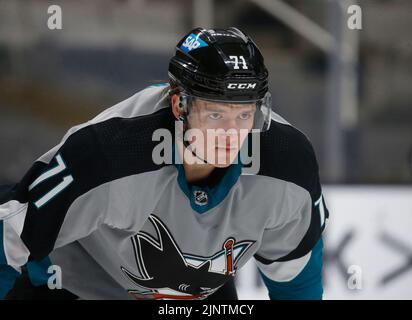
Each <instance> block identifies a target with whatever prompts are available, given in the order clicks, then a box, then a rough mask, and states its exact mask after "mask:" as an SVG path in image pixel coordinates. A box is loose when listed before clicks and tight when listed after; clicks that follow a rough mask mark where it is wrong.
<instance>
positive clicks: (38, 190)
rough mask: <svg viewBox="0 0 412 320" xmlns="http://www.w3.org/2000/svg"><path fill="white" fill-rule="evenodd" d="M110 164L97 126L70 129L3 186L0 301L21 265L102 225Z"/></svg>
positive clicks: (0, 198)
mask: <svg viewBox="0 0 412 320" xmlns="http://www.w3.org/2000/svg"><path fill="white" fill-rule="evenodd" d="M106 167H107V165H106V162H105V158H104V157H102V156H101V152H100V144H99V141H98V139H97V137H96V132H95V131H94V128H93V126H89V125H87V124H86V125H83V126H80V127H77V128H72V129H71V130H69V132H68V133H67V135H66V136H65V137H64V138H63V140H62V142H61V143H60V144H59V145H57V146H56V147H54V148H53V149H51V150H49V151H48V152H47V153H45V154H44V155H43V156H42V157H40V158H39V159H37V160H36V161H35V162H34V163H33V165H32V166H31V168H30V169H29V170H28V171H27V172H26V174H25V175H24V177H23V178H22V179H21V181H19V182H18V183H16V184H14V185H9V186H1V187H0V284H1V288H2V289H1V290H0V297H4V296H5V294H6V293H7V292H8V291H9V290H10V289H11V287H12V286H13V283H14V280H15V278H16V277H18V276H19V274H20V270H21V269H20V267H21V266H23V265H25V264H26V263H27V262H29V261H33V260H36V261H41V260H42V259H44V258H45V257H47V256H48V254H49V253H50V252H51V251H52V250H53V249H54V248H57V247H60V246H64V245H65V244H68V243H70V242H73V241H75V240H78V239H81V238H83V237H86V236H87V235H89V234H90V233H92V232H93V231H94V230H95V229H97V228H98V226H99V225H100V224H101V223H102V222H103V221H104V219H105V215H106V211H107V206H108V196H107V194H108V187H107V185H105V184H104V182H105V180H106V179H105V177H106V171H107V170H106Z"/></svg>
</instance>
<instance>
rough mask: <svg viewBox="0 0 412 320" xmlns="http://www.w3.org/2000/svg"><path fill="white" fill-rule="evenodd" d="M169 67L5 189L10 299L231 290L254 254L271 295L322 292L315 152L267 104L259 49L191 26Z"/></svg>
mask: <svg viewBox="0 0 412 320" xmlns="http://www.w3.org/2000/svg"><path fill="white" fill-rule="evenodd" d="M169 76H170V82H169V84H165V85H157V86H151V87H148V88H146V89H144V90H142V91H140V92H138V93H136V94H135V95H133V96H132V97H130V98H128V99H126V100H124V101H123V102H121V103H119V104H117V105H115V106H113V107H111V108H109V109H107V110H105V111H104V112H102V113H101V114H99V115H98V116H96V117H95V118H94V119H92V120H90V121H88V122H86V123H83V124H81V125H78V126H75V127H73V128H71V129H70V130H69V131H68V132H67V134H66V135H65V136H64V137H63V139H62V141H61V142H60V144H58V145H57V146H55V147H54V148H53V149H51V150H49V151H48V152H47V153H45V154H44V155H43V156H41V157H40V158H39V159H37V160H36V161H35V162H34V164H33V166H32V167H31V168H30V170H29V171H28V172H27V173H26V174H25V176H24V177H23V178H22V180H21V181H20V182H19V183H17V184H15V185H12V186H3V187H2V188H1V189H0V219H1V220H0V295H1V296H2V297H7V298H8V299H19V298H39V297H47V298H53V297H55V298H67V299H69V298H76V297H79V298H81V299H133V298H134V299H236V298H237V293H236V290H235V287H234V285H233V279H234V276H235V275H236V273H237V272H238V271H239V269H240V268H241V267H242V266H243V265H244V264H245V263H246V262H247V261H248V260H249V259H251V258H253V257H254V259H255V260H256V263H257V267H258V269H259V272H260V274H261V276H262V279H263V281H264V283H265V285H266V286H267V289H268V293H269V297H270V298H271V299H321V298H322V293H323V289H322V276H321V272H322V248H323V246H322V236H321V233H322V231H323V229H324V227H325V220H326V219H327V217H328V211H327V209H326V207H325V202H324V200H323V197H322V192H321V185H320V182H319V176H318V165H317V161H316V157H315V154H314V151H313V148H312V146H311V144H310V142H309V140H308V139H307V138H306V137H305V135H304V134H302V133H301V132H300V131H298V130H297V129H296V128H294V127H293V126H291V125H290V124H289V123H288V122H286V121H285V120H284V119H283V118H281V117H280V116H279V115H277V114H276V113H274V112H273V111H272V110H271V99H270V92H269V91H268V72H267V69H266V68H265V66H264V61H263V58H262V55H261V53H260V51H259V49H258V48H257V46H256V45H255V44H254V42H253V41H252V40H251V39H250V38H249V37H248V36H246V35H245V34H244V33H242V32H241V31H240V30H238V29H236V28H229V29H215V30H205V29H202V28H197V29H194V30H192V31H191V32H189V33H188V34H187V35H186V36H185V37H184V38H183V39H182V40H181V41H180V42H179V43H178V44H177V47H176V52H175V55H174V57H172V59H171V61H170V64H169ZM210 131H213V132H212V134H211V135H210V134H209V133H210ZM166 133H170V135H169V138H168V135H167V134H166ZM254 138H257V139H254ZM256 141H257V142H256ZM245 149H246V152H244V151H245ZM159 150H160V152H159ZM250 152H251V153H252V155H251V156H250ZM244 155H249V157H245V156H244ZM253 168H254V169H253ZM256 168H257V169H256ZM50 266H52V268H50V269H48V268H49V267H50ZM51 270H60V271H59V273H56V274H54V273H53V272H52V274H53V275H54V276H56V275H60V280H61V285H62V287H63V289H61V290H58V289H55V290H51V289H49V286H50V281H48V280H50V277H51V275H52V274H51V273H48V272H47V271H49V272H50V271H51ZM16 279H17V281H16ZM54 280H55V281H56V282H57V280H56V278H55V279H54ZM48 282H49V283H48Z"/></svg>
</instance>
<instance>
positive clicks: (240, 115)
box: [239, 112, 252, 120]
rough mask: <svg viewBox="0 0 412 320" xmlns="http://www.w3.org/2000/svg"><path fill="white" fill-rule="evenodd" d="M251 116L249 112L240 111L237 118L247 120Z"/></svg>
mask: <svg viewBox="0 0 412 320" xmlns="http://www.w3.org/2000/svg"><path fill="white" fill-rule="evenodd" d="M251 116H252V114H251V113H250V112H242V113H241V114H239V118H240V119H241V120H248V119H250V117H251Z"/></svg>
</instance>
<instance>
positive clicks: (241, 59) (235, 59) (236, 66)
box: [229, 56, 247, 70]
mask: <svg viewBox="0 0 412 320" xmlns="http://www.w3.org/2000/svg"><path fill="white" fill-rule="evenodd" d="M229 58H230V59H231V60H233V61H232V63H233V64H234V66H233V69H236V70H237V69H239V62H240V64H241V65H242V69H247V65H246V60H245V58H244V57H243V56H229Z"/></svg>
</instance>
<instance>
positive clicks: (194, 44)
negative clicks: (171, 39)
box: [180, 33, 208, 53]
mask: <svg viewBox="0 0 412 320" xmlns="http://www.w3.org/2000/svg"><path fill="white" fill-rule="evenodd" d="M207 45H208V44H207V43H206V42H204V41H203V40H202V39H200V38H199V36H196V35H195V34H193V33H191V34H190V35H188V37H187V38H186V39H185V41H183V43H182V45H181V46H180V49H182V50H183V51H184V52H185V53H188V52H189V51H192V50H194V49H199V48H202V47H207Z"/></svg>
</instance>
